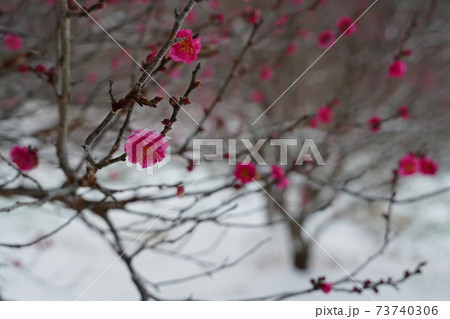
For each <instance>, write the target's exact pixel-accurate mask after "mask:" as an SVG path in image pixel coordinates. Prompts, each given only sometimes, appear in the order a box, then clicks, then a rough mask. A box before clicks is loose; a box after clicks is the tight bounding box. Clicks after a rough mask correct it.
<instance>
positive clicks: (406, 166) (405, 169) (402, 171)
mask: <svg viewBox="0 0 450 319" xmlns="http://www.w3.org/2000/svg"><path fill="white" fill-rule="evenodd" d="M419 165H420V161H419V159H418V158H417V157H416V156H415V155H414V154H411V153H409V154H406V155H405V156H403V157H402V158H401V159H400V161H399V162H398V173H399V175H400V176H409V175H413V174H414V173H416V172H417V171H418V170H419Z"/></svg>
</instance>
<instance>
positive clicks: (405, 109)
mask: <svg viewBox="0 0 450 319" xmlns="http://www.w3.org/2000/svg"><path fill="white" fill-rule="evenodd" d="M398 113H399V114H400V116H401V117H403V118H404V119H405V120H407V119H409V111H408V106H406V105H402V106H400V108H399V109H398Z"/></svg>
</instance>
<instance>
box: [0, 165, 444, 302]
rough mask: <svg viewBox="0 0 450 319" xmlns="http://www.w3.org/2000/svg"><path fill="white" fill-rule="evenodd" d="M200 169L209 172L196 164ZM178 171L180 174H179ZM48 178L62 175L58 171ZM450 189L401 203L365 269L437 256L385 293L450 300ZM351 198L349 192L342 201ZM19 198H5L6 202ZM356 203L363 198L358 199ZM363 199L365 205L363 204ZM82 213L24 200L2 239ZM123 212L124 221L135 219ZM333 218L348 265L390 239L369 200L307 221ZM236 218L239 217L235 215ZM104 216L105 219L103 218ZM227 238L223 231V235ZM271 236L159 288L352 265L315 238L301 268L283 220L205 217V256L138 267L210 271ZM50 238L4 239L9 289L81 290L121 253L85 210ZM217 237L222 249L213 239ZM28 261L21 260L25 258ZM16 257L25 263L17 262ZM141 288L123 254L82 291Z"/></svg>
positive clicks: (201, 242)
mask: <svg viewBox="0 0 450 319" xmlns="http://www.w3.org/2000/svg"><path fill="white" fill-rule="evenodd" d="M115 169H118V172H119V177H118V180H115V181H108V172H104V173H103V172H102V174H103V175H102V179H103V180H104V181H105V182H108V183H110V184H114V183H116V184H115V185H121V186H122V187H123V186H124V185H127V184H131V185H135V184H136V183H137V182H140V183H144V182H148V181H151V182H153V183H157V182H158V179H159V178H161V179H164V181H166V182H167V181H168V180H170V177H168V176H165V175H164V174H163V170H162V171H161V176H160V177H157V176H155V177H148V176H146V175H144V174H142V173H138V172H135V171H133V170H132V169H130V168H128V167H126V166H125V165H124V164H119V165H116V167H115ZM196 172H197V174H199V175H205V174H208V173H209V172H205V171H202V170H201V169H197V170H196ZM46 174H49V171H48V170H47V171H46V169H45V168H42V169H39V170H36V171H35V172H32V175H33V176H35V177H36V178H42V177H45V176H46ZM175 175H176V174H175ZM47 180H48V179H47ZM48 183H53V184H56V183H57V178H56V177H55V178H54V179H52V180H49V181H48ZM445 185H450V176H445V175H443V174H440V176H437V177H435V178H422V177H418V178H415V177H414V178H411V179H410V180H409V182H408V183H407V184H404V185H402V186H401V187H402V188H401V189H400V193H399V197H402V196H403V195H406V194H408V195H410V194H411V193H425V192H429V191H432V190H435V189H438V188H439V187H442V186H445ZM449 199H450V197H449V195H448V194H444V195H440V196H437V197H434V198H431V199H428V200H424V201H421V202H420V203H414V204H407V205H406V204H405V205H400V206H396V207H395V209H394V212H393V216H394V217H393V225H394V228H395V230H400V232H399V234H398V237H397V238H396V239H395V240H394V241H393V242H392V244H391V246H389V248H388V249H387V251H386V253H385V254H384V255H383V256H381V257H380V258H378V259H377V260H375V261H374V262H373V263H372V264H371V265H370V267H368V268H367V269H366V270H365V271H364V272H363V273H362V275H361V276H360V277H359V278H361V279H365V277H367V278H372V279H375V280H376V279H379V278H382V277H383V278H386V277H387V276H393V277H394V278H396V277H401V276H402V274H403V271H404V270H405V269H412V268H414V267H415V266H416V265H417V264H418V263H419V262H420V261H422V260H426V261H427V262H428V264H427V266H426V267H425V268H424V273H423V274H422V275H421V276H417V277H414V278H411V279H410V280H408V281H407V282H406V283H404V284H403V285H402V286H401V289H400V291H396V290H394V289H392V288H390V287H382V288H381V290H380V293H379V294H372V295H373V296H374V298H375V299H377V300H450V276H448V271H449V266H450V208H449V206H448V203H449ZM349 200H350V199H349V198H347V197H345V196H342V197H341V199H340V201H341V202H346V201H349ZM10 203H13V201H12V200H5V199H1V201H0V205H1V206H3V205H7V204H10ZM263 203H264V199H263V198H262V196H261V195H252V197H250V199H248V198H247V199H245V200H242V201H240V202H239V210H238V211H246V210H248V209H249V208H255V207H257V205H262V204H263ZM349 207H353V206H349ZM355 207H359V206H355ZM71 214H72V213H70V212H68V211H66V210H64V209H62V208H56V209H55V208H54V207H50V206H48V205H45V206H44V207H41V208H22V209H19V210H17V211H15V212H13V213H10V214H0V242H3V243H4V242H27V241H29V240H31V239H33V238H35V237H36V236H37V235H39V234H43V233H46V232H48V231H51V230H53V229H55V228H56V227H58V226H59V225H61V224H62V223H63V222H64V221H66V220H67V217H68V216H71ZM120 215H121V214H117V216H116V219H115V222H116V223H117V224H118V225H120V224H121V223H125V222H126V220H127V219H126V218H124V216H120ZM325 218H333V219H332V222H330V223H329V226H328V228H327V230H326V231H324V232H323V233H321V235H320V237H319V238H318V241H319V242H320V244H321V245H322V246H323V247H324V248H325V249H326V250H327V251H328V252H329V253H330V254H331V255H332V256H333V257H334V258H335V259H336V260H337V261H338V262H339V263H340V264H341V265H342V266H343V267H344V268H345V269H346V270H348V271H351V270H353V269H354V268H355V267H356V266H358V265H359V263H361V262H362V261H363V260H365V258H366V257H367V256H368V255H370V254H372V253H373V252H374V251H376V250H377V249H378V248H379V246H380V244H381V240H382V239H381V235H382V232H383V220H382V219H381V218H380V217H379V215H376V216H373V215H371V214H370V213H368V212H367V211H365V210H363V209H356V210H354V209H348V210H345V209H342V207H340V209H339V211H337V210H336V208H333V207H332V208H330V209H327V210H326V211H324V212H323V213H321V214H318V215H317V217H313V218H311V219H310V220H308V222H307V224H306V225H305V228H306V229H308V231H310V232H313V231H314V229H315V228H316V227H317V225H319V224H320V222H321V221H322V220H323V219H325ZM231 220H232V219H230V221H231ZM236 221H239V223H244V222H246V223H261V222H264V221H265V214H264V212H261V211H259V212H256V213H255V214H251V215H249V216H246V217H244V218H243V217H239V219H236ZM99 222H100V221H99ZM217 238H223V240H220V241H216V239H217ZM266 238H270V241H269V242H268V243H267V244H265V245H263V246H262V247H261V248H260V249H258V250H257V251H256V252H255V253H254V254H252V255H251V256H249V257H248V258H247V259H245V260H243V261H242V262H241V263H239V264H238V265H237V266H235V267H231V268H229V269H225V270H223V271H221V272H217V273H215V274H214V275H212V276H206V277H202V278H199V279H197V280H193V281H189V282H186V283H181V284H176V285H170V286H164V287H161V291H159V292H158V295H161V296H163V297H167V298H187V297H189V296H191V297H193V298H200V299H214V300H223V299H242V298H251V297H255V296H264V295H269V294H274V293H278V292H286V291H293V290H301V289H303V288H307V287H308V286H309V279H310V278H312V277H317V276H320V275H324V274H325V275H326V276H327V278H328V279H330V280H333V279H337V278H341V277H342V276H344V272H343V271H342V270H341V269H340V268H339V267H338V266H337V265H336V264H335V262H334V261H333V260H331V259H330V257H329V256H328V255H327V254H325V253H324V252H323V251H322V250H321V249H320V248H319V247H318V246H317V245H314V246H313V254H312V260H311V268H310V270H308V271H304V272H302V271H298V270H296V269H294V268H293V267H292V265H291V261H290V253H289V249H290V244H289V238H288V235H287V232H286V231H285V229H284V226H283V225H277V226H273V227H271V228H255V229H253V228H227V229H224V228H222V227H219V226H217V225H215V224H204V225H201V227H200V228H199V229H198V231H196V232H195V234H194V236H193V237H192V239H191V240H190V241H189V242H188V243H187V244H186V245H185V246H184V247H183V252H184V253H186V254H193V255H194V256H197V257H198V258H199V259H201V260H203V261H205V263H206V265H203V266H200V265H198V264H194V263H192V262H189V261H186V260H182V259H177V258H173V257H171V256H167V255H164V254H160V253H155V252H152V253H150V252H146V253H145V254H142V256H140V257H139V258H138V259H137V260H136V265H137V269H138V270H139V272H140V273H141V274H143V275H144V276H145V277H146V278H148V279H149V280H150V281H152V282H161V281H164V280H169V279H174V278H179V277H184V276H186V275H189V274H194V273H198V272H202V271H204V270H205V267H206V268H208V267H212V268H214V265H215V266H217V265H220V263H221V262H223V261H224V260H227V261H232V260H234V259H235V258H238V257H239V256H241V255H242V254H244V253H245V252H246V251H248V250H249V249H251V248H252V247H254V246H255V245H256V244H257V243H258V242H260V241H261V240H264V239H266ZM50 244H51V245H50V246H49V247H47V248H42V247H41V246H37V247H36V246H34V247H30V248H22V249H17V250H15V249H6V248H1V249H0V261H1V262H2V263H5V264H7V265H8V266H6V267H1V268H0V289H1V293H2V295H3V296H4V297H5V298H8V299H18V300H74V299H76V298H77V297H79V296H80V294H81V293H82V292H84V291H85V289H86V288H87V287H88V286H89V285H90V284H91V283H93V282H94V281H95V280H96V279H97V278H98V277H99V275H100V274H102V273H103V272H104V271H105V270H106V269H107V268H108V267H109V266H110V265H111V264H112V263H113V262H114V261H116V259H117V256H116V254H115V253H114V252H113V251H112V250H111V248H110V247H109V246H108V245H107V244H106V243H105V242H104V241H103V240H102V239H101V238H99V237H98V235H97V234H95V233H93V232H92V231H90V230H89V229H87V228H86V227H85V225H84V224H82V223H81V222H80V221H78V220H75V221H74V222H73V223H72V224H71V225H70V226H69V227H67V228H65V229H64V230H62V231H61V232H59V233H58V234H56V235H55V236H54V237H52V239H51V242H50ZM211 246H215V250H214V251H213V252H211V253H210V252H209V251H208V249H209V248H210V247H211ZM18 262H20V265H18V264H17V263H18ZM14 263H15V266H13V264H14ZM138 298H139V297H138V293H137V291H136V289H135V287H134V286H133V284H132V283H131V281H130V277H129V274H128V272H127V270H126V269H125V267H124V265H123V263H122V261H121V260H119V261H117V262H116V263H115V264H114V265H113V266H112V267H111V268H110V269H109V270H108V271H107V272H106V273H105V274H104V276H103V277H102V278H101V279H99V280H98V281H97V282H96V283H95V285H93V286H92V287H91V288H90V289H89V290H88V291H87V292H86V294H84V295H83V297H82V300H136V299H138ZM296 299H300V300H370V298H369V296H367V295H366V294H361V295H355V294H347V293H330V294H328V295H325V294H323V293H322V292H315V293H312V294H307V295H302V296H299V297H297V298H296Z"/></svg>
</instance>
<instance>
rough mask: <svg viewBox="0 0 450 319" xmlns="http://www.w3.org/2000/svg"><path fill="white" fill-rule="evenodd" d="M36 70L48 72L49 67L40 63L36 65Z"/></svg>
mask: <svg viewBox="0 0 450 319" xmlns="http://www.w3.org/2000/svg"><path fill="white" fill-rule="evenodd" d="M34 70H35V71H36V72H37V73H45V72H47V67H46V66H45V65H43V64H38V65H36V66H35V67H34Z"/></svg>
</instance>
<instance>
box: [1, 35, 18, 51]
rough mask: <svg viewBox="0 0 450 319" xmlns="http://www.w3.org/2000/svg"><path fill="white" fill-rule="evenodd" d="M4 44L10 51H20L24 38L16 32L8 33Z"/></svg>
mask: <svg viewBox="0 0 450 319" xmlns="http://www.w3.org/2000/svg"><path fill="white" fill-rule="evenodd" d="M3 44H4V45H5V47H7V48H8V49H9V50H10V51H13V52H15V51H19V50H20V49H22V46H23V39H22V38H21V37H19V36H17V35H15V34H11V33H7V34H6V35H5V37H4V38H3Z"/></svg>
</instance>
